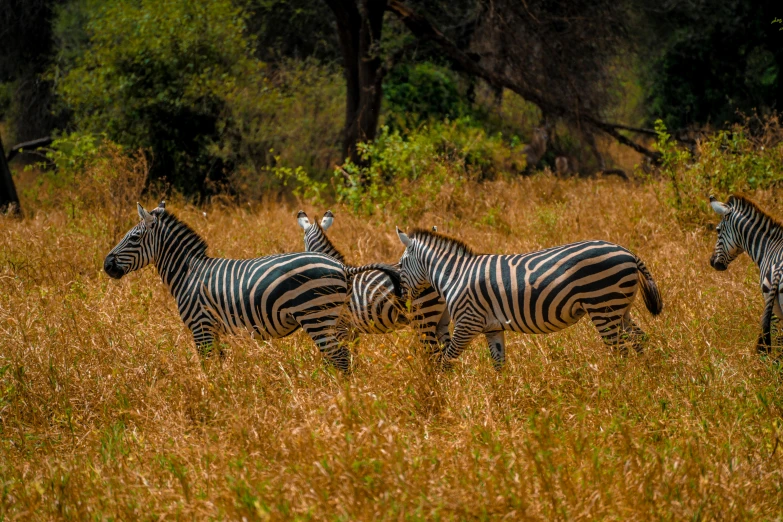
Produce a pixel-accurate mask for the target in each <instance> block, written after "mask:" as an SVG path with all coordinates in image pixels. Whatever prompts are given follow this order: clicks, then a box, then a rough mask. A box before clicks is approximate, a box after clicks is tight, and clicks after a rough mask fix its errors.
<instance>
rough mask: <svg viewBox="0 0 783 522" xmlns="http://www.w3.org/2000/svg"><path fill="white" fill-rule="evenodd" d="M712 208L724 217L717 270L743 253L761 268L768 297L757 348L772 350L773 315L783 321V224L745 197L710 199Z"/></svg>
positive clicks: (717, 245)
mask: <svg viewBox="0 0 783 522" xmlns="http://www.w3.org/2000/svg"><path fill="white" fill-rule="evenodd" d="M710 206H711V207H712V209H713V210H714V211H715V212H717V213H718V214H719V215H720V216H721V220H720V223H719V224H718V226H717V227H716V230H717V232H718V239H717V241H716V242H715V250H714V251H713V252H712V256H711V257H710V265H711V266H712V268H714V269H715V270H721V271H722V270H726V269H727V268H728V267H729V263H731V262H732V261H734V259H736V258H737V256H739V255H740V254H741V253H742V252H747V253H748V255H749V256H750V258H751V259H753V261H754V262H755V263H756V266H758V267H759V272H760V273H759V285H760V286H761V293H762V295H763V296H764V313H763V314H762V316H761V334H760V335H759V339H758V342H757V344H756V348H757V349H758V351H759V352H769V351H770V349H771V348H772V328H771V323H772V313H773V312H774V313H775V315H777V316H778V318H783V312H781V304H783V303H781V297H780V290H781V289H780V285H781V283H783V224H781V223H780V222H778V221H777V220H776V219H775V218H773V217H772V216H770V215H769V214H767V213H766V212H764V211H763V210H762V209H761V208H759V207H758V206H757V205H756V204H755V203H753V202H752V201H750V200H749V199H747V198H744V197H742V196H737V195H734V196H730V197H729V200H728V201H727V202H726V203H721V202H720V201H718V200H717V199H715V197H714V196H710Z"/></svg>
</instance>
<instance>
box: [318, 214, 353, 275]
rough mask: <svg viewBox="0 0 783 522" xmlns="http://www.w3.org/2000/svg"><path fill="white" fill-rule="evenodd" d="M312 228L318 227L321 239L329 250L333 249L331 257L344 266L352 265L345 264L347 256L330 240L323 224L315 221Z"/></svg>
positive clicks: (330, 253)
mask: <svg viewBox="0 0 783 522" xmlns="http://www.w3.org/2000/svg"><path fill="white" fill-rule="evenodd" d="M310 226H312V227H318V233H319V234H320V236H321V238H322V239H323V242H324V244H325V245H326V246H328V247H329V248H331V251H330V252H329V255H330V256H331V257H333V258H335V259H336V260H338V261H339V262H341V263H342V264H344V265H346V266H350V265H348V263H346V262H345V256H344V255H343V253H342V252H340V250H339V249H338V248H337V247H336V246H334V243H332V240H331V239H329V236H328V235H327V234H326V230H324V229H323V227H322V226H321V224H320V223H318V222H317V221H315V222H313V223H312V224H311V225H310Z"/></svg>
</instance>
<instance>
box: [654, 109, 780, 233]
mask: <svg viewBox="0 0 783 522" xmlns="http://www.w3.org/2000/svg"><path fill="white" fill-rule="evenodd" d="M655 130H656V132H657V133H658V139H657V142H656V145H657V149H658V151H659V152H660V153H661V154H662V164H661V173H662V174H663V176H664V177H665V178H666V179H667V180H668V193H667V194H666V195H665V196H664V199H665V201H666V203H667V204H668V205H669V206H671V207H672V208H673V209H674V210H675V211H676V213H677V216H678V218H679V219H680V220H681V221H685V222H695V223H698V222H701V221H703V218H704V213H705V212H707V207H708V199H707V196H708V195H710V194H715V195H716V196H721V197H723V196H725V195H727V194H731V193H741V192H745V191H750V190H756V189H765V188H769V187H771V186H772V185H774V184H777V183H780V182H781V181H782V180H783V173H781V169H780V166H781V165H783V128H781V126H780V124H779V122H778V120H777V118H771V119H769V120H767V121H765V123H764V127H763V129H762V131H760V134H759V136H753V135H752V134H751V133H750V131H749V128H748V125H747V124H744V125H740V124H737V125H734V126H733V127H732V128H731V129H729V130H725V131H719V132H717V133H715V134H712V135H710V136H708V137H707V138H706V139H704V140H703V141H700V142H699V143H698V144H697V146H696V149H695V153H691V152H690V151H689V150H687V149H686V148H684V147H682V146H681V145H679V144H678V143H677V142H676V141H675V140H674V139H673V138H672V137H671V135H670V134H669V133H668V131H667V130H666V126H665V125H664V123H663V122H662V121H661V120H658V121H657V122H656V124H655Z"/></svg>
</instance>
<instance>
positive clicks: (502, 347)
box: [484, 330, 506, 371]
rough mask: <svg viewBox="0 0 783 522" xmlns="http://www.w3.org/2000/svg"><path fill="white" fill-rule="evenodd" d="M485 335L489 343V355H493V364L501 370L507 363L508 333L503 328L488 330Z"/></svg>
mask: <svg viewBox="0 0 783 522" xmlns="http://www.w3.org/2000/svg"><path fill="white" fill-rule="evenodd" d="M484 335H485V336H486V338H487V344H488V345H489V355H490V356H491V357H492V364H493V366H495V369H496V370H497V371H500V370H502V369H503V366H504V365H505V364H506V335H505V333H504V332H503V330H500V331H499V332H487V333H486V334H484Z"/></svg>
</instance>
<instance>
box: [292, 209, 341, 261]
mask: <svg viewBox="0 0 783 522" xmlns="http://www.w3.org/2000/svg"><path fill="white" fill-rule="evenodd" d="M296 222H297V223H299V226H300V227H302V230H304V233H305V235H304V243H305V250H306V251H308V252H318V251H319V250H318V249H317V245H319V244H321V243H323V242H324V239H325V238H326V234H324V232H326V231H327V230H328V229H329V227H330V226H332V223H333V222H334V214H332V211H331V210H327V211H326V212H325V213H324V217H323V218H322V219H321V225H320V226H318V225H315V224H314V223H310V219H309V218H308V217H307V214H305V211H304V210H300V211H299V213H298V214H297V215H296Z"/></svg>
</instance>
